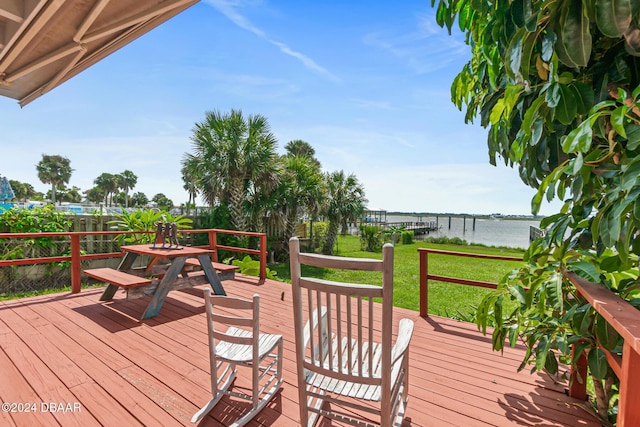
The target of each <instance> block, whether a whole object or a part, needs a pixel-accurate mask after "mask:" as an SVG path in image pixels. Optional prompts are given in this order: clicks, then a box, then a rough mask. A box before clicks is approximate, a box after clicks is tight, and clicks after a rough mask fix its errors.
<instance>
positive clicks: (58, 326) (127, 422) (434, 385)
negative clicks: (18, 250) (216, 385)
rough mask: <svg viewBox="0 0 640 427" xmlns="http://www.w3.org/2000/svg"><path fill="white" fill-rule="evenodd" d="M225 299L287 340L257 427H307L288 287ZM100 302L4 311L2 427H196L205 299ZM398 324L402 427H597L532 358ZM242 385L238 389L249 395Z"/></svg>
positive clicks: (464, 327)
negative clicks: (406, 380) (253, 298)
mask: <svg viewBox="0 0 640 427" xmlns="http://www.w3.org/2000/svg"><path fill="white" fill-rule="evenodd" d="M224 287H225V290H226V292H227V293H228V294H229V295H233V296H243V297H249V296H250V295H252V294H253V293H259V294H260V295H261V318H262V329H263V330H264V331H265V332H270V333H280V334H283V336H284V340H285V360H284V369H285V372H284V381H285V382H284V384H283V386H282V388H281V391H280V392H279V393H278V395H277V396H276V398H275V399H274V401H272V402H271V404H270V405H269V406H268V407H267V408H266V409H265V410H263V411H262V412H261V413H260V414H259V415H258V416H257V417H256V418H255V419H254V420H253V421H252V422H251V423H250V424H249V426H252V427H256V426H278V427H281V426H284V427H288V426H298V425H299V421H298V420H299V415H298V403H297V399H298V394H297V389H296V387H297V381H296V373H295V372H296V369H295V354H294V351H295V346H294V342H293V337H294V333H293V319H292V317H293V315H292V306H291V292H290V287H289V285H287V284H285V283H281V282H274V281H267V282H266V283H265V284H263V285H258V283H257V278H254V277H246V276H242V275H237V276H236V279H235V280H229V281H225V282H224ZM102 291H103V289H99V288H98V289H88V290H83V291H82V292H81V293H79V294H69V293H63V294H54V295H46V296H39V297H32V298H24V299H20V300H14V301H8V302H0V401H1V402H2V403H4V404H5V405H6V404H9V405H10V406H3V409H5V408H7V410H4V411H2V412H0V425H2V426H17V427H24V426H82V427H86V426H123V427H124V426H127V427H129V426H190V425H192V424H190V422H189V420H190V418H191V416H192V415H193V413H195V412H196V411H197V410H198V408H199V407H200V406H201V405H202V404H203V403H204V402H206V401H207V399H208V393H209V373H208V371H209V362H208V354H209V353H208V348H207V330H206V323H205V314H204V302H203V296H202V290H201V289H198V288H193V289H188V290H184V291H175V292H171V293H170V294H169V297H168V298H167V300H166V302H165V304H164V306H163V307H162V310H161V311H160V314H159V315H158V316H157V317H155V318H152V319H148V320H142V321H141V320H139V318H140V315H141V313H142V312H143V311H144V309H145V307H146V306H147V304H148V300H147V299H146V298H140V299H136V300H124V299H123V298H122V295H121V294H120V293H118V294H116V299H115V300H113V301H111V302H106V303H104V302H100V301H98V298H99V296H100V294H101V293H102ZM401 317H409V318H411V319H413V320H414V321H415V323H416V327H415V332H414V336H413V340H412V342H411V347H410V387H409V405H408V409H407V413H406V416H407V417H406V418H405V421H404V424H403V426H404V427H419V426H438V427H439V426H464V427H474V426H500V427H503V426H507V427H508V426H547V427H550V426H566V427H568V426H585V427H597V426H600V423H599V422H598V421H597V420H595V419H594V418H593V417H592V416H591V415H590V414H589V413H587V412H586V411H585V410H583V407H584V406H586V403H585V402H579V401H576V400H574V399H571V398H568V397H567V396H566V395H565V394H564V392H563V391H564V388H565V384H564V383H563V382H562V381H561V380H560V378H555V377H554V378H552V377H549V376H547V375H542V374H535V375H530V374H529V373H528V371H527V370H526V369H525V371H523V372H519V373H518V372H517V371H516V368H517V366H518V365H519V364H520V361H521V360H522V357H523V355H524V349H523V348H517V349H507V350H505V352H504V354H503V355H501V354H500V353H496V352H492V351H491V337H490V336H483V335H482V334H480V333H479V332H478V331H477V328H476V326H475V325H473V324H469V323H464V322H458V321H455V320H451V319H446V318H442V317H435V316H433V317H429V318H422V317H420V316H418V313H417V312H414V311H409V310H405V309H400V308H397V309H395V311H394V322H395V323H396V326H397V322H398V321H399V319H400V318H401ZM242 374H243V373H242V372H241V376H240V377H239V378H238V379H237V380H236V384H235V386H234V387H238V388H244V387H247V385H248V384H249V381H248V380H246V379H245V378H244V377H243V376H242ZM27 405H28V412H27ZM246 409H247V407H246V403H242V404H241V403H237V402H236V401H234V400H231V399H230V398H225V399H223V401H222V403H220V404H219V405H218V406H217V407H216V408H215V409H214V410H213V411H212V412H211V413H210V414H209V415H208V416H207V417H206V418H205V419H204V420H203V421H202V422H201V423H200V424H199V425H200V426H227V425H229V424H230V423H231V422H232V421H233V420H234V419H237V418H239V416H240V415H241V414H242V412H243V411H244V410H246ZM319 425H320V426H325V427H326V426H339V425H341V424H340V423H336V422H329V421H327V420H323V421H322V422H321V423H319Z"/></svg>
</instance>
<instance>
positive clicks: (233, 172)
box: [182, 110, 278, 230]
mask: <svg viewBox="0 0 640 427" xmlns="http://www.w3.org/2000/svg"><path fill="white" fill-rule="evenodd" d="M191 141H192V147H193V152H192V153H187V154H185V157H184V159H183V161H182V164H183V166H188V167H189V168H191V170H192V171H194V176H195V177H196V186H197V187H198V189H199V190H200V191H201V192H202V195H203V196H204V198H205V199H206V200H207V202H208V203H209V204H210V205H211V206H214V205H216V204H217V203H223V204H226V205H227V206H228V208H229V212H230V213H231V218H232V221H233V224H234V226H235V227H236V229H238V230H249V226H250V224H251V228H252V229H255V227H256V224H255V223H253V221H249V217H250V214H249V212H248V206H249V204H251V203H252V202H255V200H256V199H258V198H259V197H260V195H261V194H263V192H270V191H272V190H273V189H275V187H276V185H277V182H278V174H277V170H276V169H277V168H276V164H277V155H276V151H275V146H276V143H277V142H276V139H275V137H274V136H273V134H272V133H271V129H270V127H269V123H268V122H267V119H266V118H265V117H264V116H261V115H253V116H251V115H250V116H248V117H247V118H246V119H245V118H244V117H243V115H242V112H241V111H239V110H231V113H229V114H221V113H220V112H218V111H213V112H207V113H206V117H205V119H204V120H203V121H202V122H200V123H196V125H195V128H194V129H193V135H192V137H191ZM254 206H257V204H256V203H254Z"/></svg>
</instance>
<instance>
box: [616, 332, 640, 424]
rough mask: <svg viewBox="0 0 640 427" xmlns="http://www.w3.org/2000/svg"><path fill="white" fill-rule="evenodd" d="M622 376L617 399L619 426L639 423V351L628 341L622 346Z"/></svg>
mask: <svg viewBox="0 0 640 427" xmlns="http://www.w3.org/2000/svg"><path fill="white" fill-rule="evenodd" d="M622 372H623V375H622V378H620V397H619V400H618V419H617V421H618V423H617V425H618V426H619V427H632V426H639V425H640V405H638V402H640V353H638V352H637V351H636V350H635V349H634V348H633V347H632V345H631V343H629V342H628V341H625V342H624V347H623V348H622Z"/></svg>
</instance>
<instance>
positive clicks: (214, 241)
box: [207, 230, 218, 262]
mask: <svg viewBox="0 0 640 427" xmlns="http://www.w3.org/2000/svg"><path fill="white" fill-rule="evenodd" d="M207 234H209V248H210V249H211V250H212V251H213V254H212V255H211V259H212V260H213V262H218V235H217V233H216V230H209V231H208V232H207Z"/></svg>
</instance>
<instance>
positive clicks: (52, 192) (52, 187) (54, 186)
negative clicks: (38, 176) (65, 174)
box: [51, 182, 56, 205]
mask: <svg viewBox="0 0 640 427" xmlns="http://www.w3.org/2000/svg"><path fill="white" fill-rule="evenodd" d="M51 201H52V202H53V204H54V205H55V204H56V183H55V182H52V183H51Z"/></svg>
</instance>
